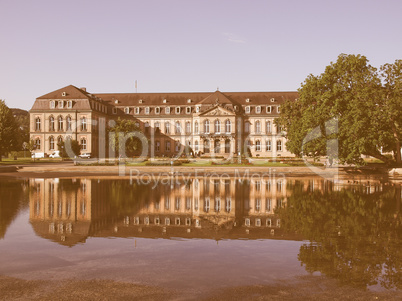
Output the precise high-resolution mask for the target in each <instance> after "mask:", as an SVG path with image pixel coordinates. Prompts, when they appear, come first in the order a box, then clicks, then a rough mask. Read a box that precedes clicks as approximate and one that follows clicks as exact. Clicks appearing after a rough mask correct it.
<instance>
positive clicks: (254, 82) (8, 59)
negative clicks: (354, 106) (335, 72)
mask: <svg viewBox="0 0 402 301" xmlns="http://www.w3.org/2000/svg"><path fill="white" fill-rule="evenodd" d="M401 12H402V1H400V0H395V1H387V0H382V1H368V0H366V1H363V0H359V1H353V0H348V1H344V0H338V1H325V0H317V1H308V0H305V1H297V0H295V1H280V0H276V1H271V0H266V1H262V0H252V1H251V0H248V1H234V0H215V1H210V0H202V1H196V0H195V1H191V0H187V1H185V0H181V1H180V0H172V1H169V0H164V1H163V0H159V1H156V0H143V1H133V0H131V1H130V0H125V1H123V0H114V1H104V0H94V1H85V0H80V1H75V0H69V1H57V0H35V1H33V0H32V1H29V0H26V1H21V0H0V22H1V26H0V99H5V100H6V103H7V105H8V106H9V107H17V108H22V109H26V110H29V109H30V108H31V106H32V104H33V102H34V100H35V98H36V97H39V96H41V95H43V94H46V93H48V92H51V91H54V90H57V89H59V88H62V87H64V86H67V85H70V84H72V85H75V86H77V87H86V88H87V90H88V92H90V93H102V92H103V93H106V92H116V93H127V92H135V80H138V92H209V91H210V92H213V91H215V90H216V89H217V87H219V90H220V91H222V92H225V91H228V92H229V91H230V92H236V91H296V90H297V89H298V88H299V87H300V84H301V82H303V81H304V79H305V78H306V77H307V75H308V74H310V73H312V74H315V75H318V74H320V73H322V72H323V71H324V68H325V66H326V65H328V64H329V63H330V62H331V61H335V60H336V59H337V56H338V55H339V54H341V53H347V54H362V55H365V56H366V57H367V58H368V59H369V60H370V63H371V64H372V65H373V66H375V67H379V66H380V65H382V64H385V63H393V62H394V61H395V60H396V59H402V39H401V31H402V17H401Z"/></svg>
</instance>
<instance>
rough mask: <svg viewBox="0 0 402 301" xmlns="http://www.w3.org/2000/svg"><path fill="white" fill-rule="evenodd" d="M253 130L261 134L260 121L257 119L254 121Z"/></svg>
mask: <svg viewBox="0 0 402 301" xmlns="http://www.w3.org/2000/svg"><path fill="white" fill-rule="evenodd" d="M255 132H256V134H261V122H260V121H259V120H257V121H256V122H255Z"/></svg>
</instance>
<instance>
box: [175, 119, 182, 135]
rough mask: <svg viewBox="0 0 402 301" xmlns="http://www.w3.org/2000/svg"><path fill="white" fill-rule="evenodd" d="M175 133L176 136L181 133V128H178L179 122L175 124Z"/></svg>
mask: <svg viewBox="0 0 402 301" xmlns="http://www.w3.org/2000/svg"><path fill="white" fill-rule="evenodd" d="M175 133H176V134H180V133H181V126H180V122H179V121H176V123H175Z"/></svg>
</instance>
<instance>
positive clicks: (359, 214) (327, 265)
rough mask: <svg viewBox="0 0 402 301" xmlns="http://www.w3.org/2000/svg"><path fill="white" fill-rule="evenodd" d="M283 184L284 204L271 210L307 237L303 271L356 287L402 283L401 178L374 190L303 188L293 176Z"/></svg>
mask: <svg viewBox="0 0 402 301" xmlns="http://www.w3.org/2000/svg"><path fill="white" fill-rule="evenodd" d="M287 189H288V191H289V192H290V196H289V197H288V203H287V206H286V207H284V208H277V210H276V212H275V213H277V214H278V215H279V217H280V219H281V221H282V225H281V226H282V227H283V228H284V229H285V230H286V231H297V232H299V233H300V234H302V235H303V236H304V237H305V238H306V239H308V240H309V241H310V242H308V243H305V244H303V245H302V246H301V248H300V252H299V255H298V259H299V260H300V262H301V263H302V264H303V265H304V266H305V268H306V270H307V271H309V272H316V271H319V272H321V273H323V274H325V275H327V276H329V277H333V278H336V279H338V280H340V281H341V282H343V283H348V284H351V285H353V286H357V287H367V286H371V285H381V286H382V287H384V288H388V289H390V288H398V289H401V288H402V252H401V250H402V241H401V238H402V237H401V234H402V227H401V225H402V217H401V186H400V185H399V184H397V185H384V186H382V191H376V192H374V193H372V194H369V193H368V192H367V190H366V189H365V187H364V186H356V187H348V188H346V189H342V190H340V191H332V190H331V189H326V190H323V191H319V190H315V191H312V192H306V191H305V190H304V189H303V183H301V182H297V181H296V182H295V183H293V184H291V183H289V184H288V187H287Z"/></svg>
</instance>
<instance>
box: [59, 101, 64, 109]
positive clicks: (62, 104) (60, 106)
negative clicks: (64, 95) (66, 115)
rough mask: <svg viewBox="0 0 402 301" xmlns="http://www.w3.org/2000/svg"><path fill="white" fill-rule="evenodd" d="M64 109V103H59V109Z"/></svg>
mask: <svg viewBox="0 0 402 301" xmlns="http://www.w3.org/2000/svg"><path fill="white" fill-rule="evenodd" d="M62 108H64V101H62V100H61V101H59V109H62Z"/></svg>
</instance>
